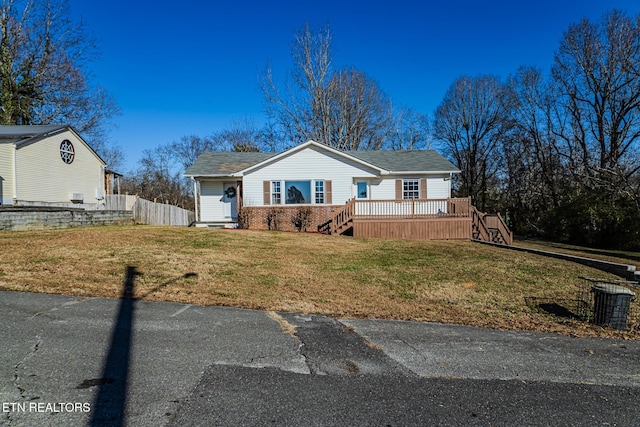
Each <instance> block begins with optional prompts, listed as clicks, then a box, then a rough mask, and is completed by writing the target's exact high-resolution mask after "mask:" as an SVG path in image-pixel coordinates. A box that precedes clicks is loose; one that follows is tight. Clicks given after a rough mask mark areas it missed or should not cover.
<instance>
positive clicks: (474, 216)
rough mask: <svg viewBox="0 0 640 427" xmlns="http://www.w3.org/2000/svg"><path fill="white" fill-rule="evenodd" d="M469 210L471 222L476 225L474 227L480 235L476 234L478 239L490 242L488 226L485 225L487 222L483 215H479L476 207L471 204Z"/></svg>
mask: <svg viewBox="0 0 640 427" xmlns="http://www.w3.org/2000/svg"><path fill="white" fill-rule="evenodd" d="M470 210H471V221H472V224H473V225H475V226H476V228H477V229H478V233H480V235H479V236H478V237H479V239H480V240H483V241H485V242H490V241H491V238H490V237H489V236H490V233H489V228H488V227H487V223H486V222H485V220H484V216H483V215H480V212H478V209H476V207H475V206H473V205H471V207H470Z"/></svg>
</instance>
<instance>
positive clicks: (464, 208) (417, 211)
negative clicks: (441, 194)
mask: <svg viewBox="0 0 640 427" xmlns="http://www.w3.org/2000/svg"><path fill="white" fill-rule="evenodd" d="M470 202H471V201H470V199H469V198H455V199H404V200H356V201H355V212H354V214H355V217H356V218H359V219H368V218H369V219H412V218H433V217H445V216H446V217H466V216H469V213H470V205H471V203H470Z"/></svg>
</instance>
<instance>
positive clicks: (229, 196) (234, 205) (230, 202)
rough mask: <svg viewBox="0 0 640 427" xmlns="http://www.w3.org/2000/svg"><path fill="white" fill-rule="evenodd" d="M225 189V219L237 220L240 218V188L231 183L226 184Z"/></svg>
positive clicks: (223, 200) (223, 199) (223, 198)
mask: <svg viewBox="0 0 640 427" xmlns="http://www.w3.org/2000/svg"><path fill="white" fill-rule="evenodd" d="M223 188H224V190H223V195H222V203H223V209H224V217H225V218H229V219H234V220H235V219H237V218H238V188H237V186H236V184H235V183H230V182H225V183H224V185H223Z"/></svg>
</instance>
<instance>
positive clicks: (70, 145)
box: [0, 125, 105, 206]
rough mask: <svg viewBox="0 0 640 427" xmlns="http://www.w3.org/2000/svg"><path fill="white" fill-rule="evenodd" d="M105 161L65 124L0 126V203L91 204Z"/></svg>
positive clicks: (101, 185) (99, 190)
mask: <svg viewBox="0 0 640 427" xmlns="http://www.w3.org/2000/svg"><path fill="white" fill-rule="evenodd" d="M104 194H105V162H104V161H103V160H102V159H101V158H100V156H98V154H96V152H95V151H94V150H93V149H92V148H91V147H90V146H89V145H88V144H87V143H86V142H85V141H84V140H83V139H82V138H81V137H80V135H78V133H77V132H76V131H75V130H74V129H73V128H72V127H71V126H67V125H49V126H44V125H43V126H0V203H1V204H2V205H38V204H42V205H59V206H73V205H78V204H91V205H97V204H100V203H102V202H103V200H104Z"/></svg>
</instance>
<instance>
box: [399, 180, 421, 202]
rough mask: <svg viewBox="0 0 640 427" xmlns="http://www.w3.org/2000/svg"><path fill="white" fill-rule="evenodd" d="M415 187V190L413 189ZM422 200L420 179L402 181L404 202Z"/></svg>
mask: <svg viewBox="0 0 640 427" xmlns="http://www.w3.org/2000/svg"><path fill="white" fill-rule="evenodd" d="M413 186H415V188H413ZM419 198H420V179H419V178H410V179H403V180H402V200H410V199H419Z"/></svg>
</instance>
